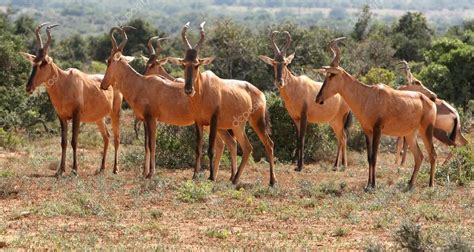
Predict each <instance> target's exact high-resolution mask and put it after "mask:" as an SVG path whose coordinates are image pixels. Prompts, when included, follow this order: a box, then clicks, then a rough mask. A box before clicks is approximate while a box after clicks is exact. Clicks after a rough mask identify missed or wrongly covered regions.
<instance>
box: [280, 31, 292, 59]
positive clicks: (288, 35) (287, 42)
mask: <svg viewBox="0 0 474 252" xmlns="http://www.w3.org/2000/svg"><path fill="white" fill-rule="evenodd" d="M283 33H284V34H285V35H286V45H285V47H284V48H283V50H282V53H285V54H286V51H287V50H288V48H290V45H291V35H290V33H289V32H288V31H284V32H283Z"/></svg>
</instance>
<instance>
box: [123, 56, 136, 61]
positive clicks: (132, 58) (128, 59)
mask: <svg viewBox="0 0 474 252" xmlns="http://www.w3.org/2000/svg"><path fill="white" fill-rule="evenodd" d="M123 57H124V58H125V60H126V61H127V62H132V61H133V60H134V59H135V57H133V56H123Z"/></svg>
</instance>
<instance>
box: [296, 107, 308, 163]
mask: <svg viewBox="0 0 474 252" xmlns="http://www.w3.org/2000/svg"><path fill="white" fill-rule="evenodd" d="M307 125H308V116H307V114H306V109H304V112H303V113H301V120H300V130H299V131H300V132H299V136H298V150H299V152H298V167H297V168H296V170H297V171H301V170H303V166H304V137H305V134H306V127H307Z"/></svg>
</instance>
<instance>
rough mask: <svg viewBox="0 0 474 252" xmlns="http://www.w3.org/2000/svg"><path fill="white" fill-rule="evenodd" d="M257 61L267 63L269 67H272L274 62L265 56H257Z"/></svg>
mask: <svg viewBox="0 0 474 252" xmlns="http://www.w3.org/2000/svg"><path fill="white" fill-rule="evenodd" d="M258 58H259V59H261V60H262V61H263V62H265V63H267V64H268V65H271V66H273V64H274V62H275V61H274V60H273V59H272V58H270V57H268V56H265V55H259V56H258Z"/></svg>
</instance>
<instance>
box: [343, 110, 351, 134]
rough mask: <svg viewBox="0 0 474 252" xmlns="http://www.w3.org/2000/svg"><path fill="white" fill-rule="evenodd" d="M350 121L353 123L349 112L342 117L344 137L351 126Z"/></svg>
mask: <svg viewBox="0 0 474 252" xmlns="http://www.w3.org/2000/svg"><path fill="white" fill-rule="evenodd" d="M352 121H353V115H352V111H349V112H347V114H346V116H345V117H344V132H345V133H346V135H348V134H349V128H350V127H351V125H352Z"/></svg>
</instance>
